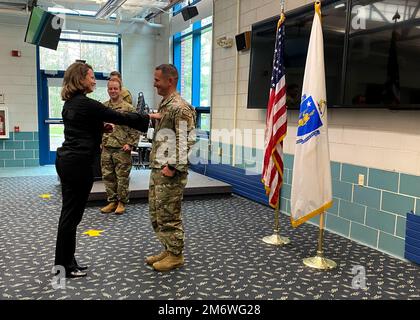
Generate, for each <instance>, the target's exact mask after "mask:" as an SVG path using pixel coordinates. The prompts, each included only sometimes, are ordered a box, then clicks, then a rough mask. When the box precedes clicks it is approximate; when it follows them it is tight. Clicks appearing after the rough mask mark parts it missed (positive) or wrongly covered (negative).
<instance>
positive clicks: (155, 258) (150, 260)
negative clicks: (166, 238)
mask: <svg viewBox="0 0 420 320" xmlns="http://www.w3.org/2000/svg"><path fill="white" fill-rule="evenodd" d="M167 255H168V251H166V250H164V251H162V252H161V253H159V254H157V255H155V256H150V257H147V258H146V263H147V264H148V265H149V266H151V265H153V264H154V263H155V262H158V261H160V260H162V259H164V258H166V256H167Z"/></svg>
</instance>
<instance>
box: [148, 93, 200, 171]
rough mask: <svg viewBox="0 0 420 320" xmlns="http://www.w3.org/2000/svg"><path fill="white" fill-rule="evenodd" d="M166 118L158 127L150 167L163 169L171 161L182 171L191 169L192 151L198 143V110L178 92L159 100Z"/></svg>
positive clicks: (170, 163)
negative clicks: (196, 135) (189, 167)
mask: <svg viewBox="0 0 420 320" xmlns="http://www.w3.org/2000/svg"><path fill="white" fill-rule="evenodd" d="M158 112H159V113H161V114H162V118H161V119H160V120H159V121H158V123H157V124H156V127H155V133H154V137H153V143H152V151H151V152H150V167H151V168H155V169H159V168H162V167H163V166H165V165H167V164H169V165H171V166H173V167H175V169H176V170H178V171H181V172H186V171H188V155H189V152H190V150H191V146H192V145H193V144H194V143H195V126H196V112H195V109H194V108H193V107H192V106H191V105H190V104H189V103H188V102H186V101H185V100H184V99H183V98H182V97H181V96H180V95H179V93H178V92H174V93H172V94H171V95H170V96H169V97H167V98H166V99H164V100H162V102H161V103H160V104H159V107H158Z"/></svg>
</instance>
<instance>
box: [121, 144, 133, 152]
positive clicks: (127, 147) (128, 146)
mask: <svg viewBox="0 0 420 320" xmlns="http://www.w3.org/2000/svg"><path fill="white" fill-rule="evenodd" d="M132 149H133V148H132V147H131V146H130V145H129V144H125V145H123V147H122V150H123V151H125V152H131V150H132Z"/></svg>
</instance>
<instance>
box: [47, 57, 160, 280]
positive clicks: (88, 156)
mask: <svg viewBox="0 0 420 320" xmlns="http://www.w3.org/2000/svg"><path fill="white" fill-rule="evenodd" d="M95 85H96V81H95V75H94V73H93V70H92V67H91V66H90V65H88V64H85V63H81V62H76V63H73V64H72V65H71V66H70V67H69V68H68V69H67V70H66V72H65V74H64V80H63V88H62V91H61V97H62V99H63V100H64V101H65V103H64V107H63V111H62V117H63V122H64V138H65V140H64V142H63V145H62V147H60V148H58V149H57V159H56V162H55V166H56V169H57V173H58V176H59V177H60V180H61V188H62V198H63V204H62V209H61V216H60V220H59V223H58V233H57V244H56V250H55V265H56V266H63V267H64V268H65V271H66V277H68V278H78V277H84V276H86V272H84V270H85V269H87V267H81V266H79V265H78V264H77V262H76V259H75V256H74V253H75V251H76V229H77V226H78V224H79V223H80V221H81V220H82V216H83V212H84V210H85V206H86V202H87V199H88V196H89V193H90V190H91V188H92V185H93V162H94V159H95V157H96V156H97V154H99V153H100V144H101V140H102V133H103V132H104V122H111V123H115V124H123V125H128V126H130V127H132V128H135V129H137V130H140V131H142V132H146V131H147V127H148V124H149V119H150V117H152V118H155V117H158V116H156V114H154V115H151V116H149V115H144V114H142V115H141V114H138V113H121V112H116V111H113V110H111V109H110V108H107V107H105V106H104V105H102V103H100V102H98V101H96V100H93V99H90V98H88V97H86V94H88V93H90V92H92V91H93V90H94V89H95ZM107 128H108V129H109V127H108V126H107Z"/></svg>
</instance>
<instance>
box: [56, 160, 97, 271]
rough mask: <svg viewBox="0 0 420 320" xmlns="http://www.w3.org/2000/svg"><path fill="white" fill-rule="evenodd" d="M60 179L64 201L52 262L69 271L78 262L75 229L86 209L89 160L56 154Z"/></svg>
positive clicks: (89, 171)
mask: <svg viewBox="0 0 420 320" xmlns="http://www.w3.org/2000/svg"><path fill="white" fill-rule="evenodd" d="M55 167H56V170H57V173H58V176H59V177H60V180H61V190H62V198H63V204H62V209H61V215H60V220H59V222H58V232H57V243H56V248H55V265H60V266H63V267H64V268H65V269H66V271H71V270H73V269H74V268H75V267H76V266H77V262H76V259H75V257H74V253H75V251H76V230H77V226H78V225H79V223H80V221H81V220H82V217H83V212H84V211H85V207H86V202H87V199H88V197H89V193H90V190H91V189H92V185H93V173H92V162H91V161H89V160H86V159H76V160H75V159H71V160H69V159H66V158H62V157H59V156H58V155H57V159H56V162H55Z"/></svg>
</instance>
